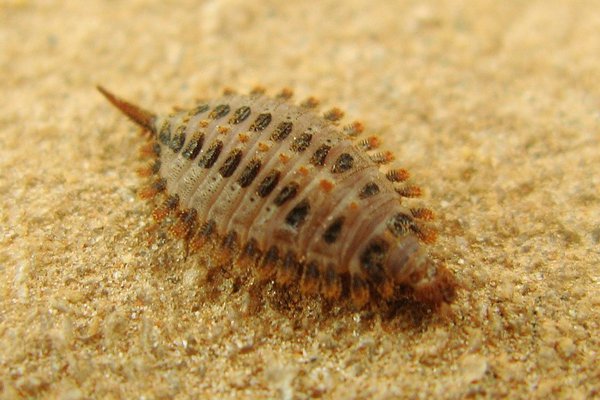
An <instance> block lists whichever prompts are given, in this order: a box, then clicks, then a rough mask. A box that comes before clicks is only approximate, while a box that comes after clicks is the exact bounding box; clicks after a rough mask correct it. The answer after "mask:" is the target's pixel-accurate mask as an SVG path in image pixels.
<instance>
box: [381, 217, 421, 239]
mask: <svg viewBox="0 0 600 400" xmlns="http://www.w3.org/2000/svg"><path fill="white" fill-rule="evenodd" d="M414 225H415V223H414V220H413V218H412V217H411V216H410V215H407V214H403V213H398V214H396V215H394V216H393V217H391V218H390V219H389V220H388V222H387V228H388V230H389V231H390V232H392V234H393V235H394V236H396V237H400V236H404V235H406V234H407V233H408V232H409V231H410V230H411V229H412V228H413V226H414Z"/></svg>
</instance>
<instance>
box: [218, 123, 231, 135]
mask: <svg viewBox="0 0 600 400" xmlns="http://www.w3.org/2000/svg"><path fill="white" fill-rule="evenodd" d="M217 131H218V132H219V133H220V134H221V135H226V134H227V133H228V132H229V127H227V126H221V125H219V126H217Z"/></svg>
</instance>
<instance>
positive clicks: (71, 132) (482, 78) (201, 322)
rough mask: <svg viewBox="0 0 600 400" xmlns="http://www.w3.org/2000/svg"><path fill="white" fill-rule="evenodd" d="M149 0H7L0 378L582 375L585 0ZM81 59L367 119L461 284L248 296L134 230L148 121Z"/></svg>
mask: <svg viewBox="0 0 600 400" xmlns="http://www.w3.org/2000/svg"><path fill="white" fill-rule="evenodd" d="M166 3H167V2H163V1H128V2H117V1H86V2H84V1H27V0H22V1H17V0H8V1H7V0H0V87H1V93H2V94H1V95H0V110H1V111H0V196H1V208H0V271H1V274H2V279H1V280H0V396H1V397H2V398H7V399H12V398H61V399H86V398H108V399H121V398H123V399H124V398H140V399H144V398H145V399H155V398H156V399H170V398H177V399H185V398H198V397H201V396H211V397H213V398H283V399H294V398H299V399H301V398H311V397H321V398H359V399H364V398H374V399H393V398H432V397H435V398H448V399H457V398H498V397H504V396H510V397H513V398H544V399H547V398H569V399H584V398H594V397H596V398H597V397H598V396H600V363H599V362H598V358H599V355H598V351H599V349H600V343H599V342H600V329H599V326H598V325H599V323H600V315H599V307H600V290H599V285H600V269H599V265H600V253H599V248H600V246H599V242H600V57H599V56H598V55H599V54H600V2H598V1H503V2H497V1H483V0H480V1H396V2H392V1H386V0H379V1H360V0H349V1H331V0H329V1H319V2H309V1H294V2H289V4H287V5H284V2H279V1H263V2H260V1H256V2H247V1H242V0H231V1H206V2H202V1H191V0H190V1H184V0H182V1H177V2H168V3H170V4H171V5H166ZM393 4H395V5H393ZM96 83H101V84H104V85H106V86H107V87H109V88H111V89H113V90H115V91H116V92H118V93H120V94H122V95H123V96H126V97H128V98H131V99H135V100H137V101H139V102H140V103H141V104H143V105H145V106H146V107H148V108H151V109H154V110H156V111H160V112H167V111H169V110H170V107H171V106H173V105H176V104H179V105H190V104H192V103H193V101H194V99H195V98H197V97H202V96H204V97H210V96H214V95H216V94H218V93H220V92H221V90H222V88H223V87H225V86H228V87H232V88H237V89H239V90H241V91H246V90H248V89H249V88H251V87H252V86H253V85H254V84H257V83H261V84H263V85H265V86H266V87H267V88H268V89H269V90H270V91H272V92H274V91H276V90H278V89H280V88H281V87H284V86H291V87H294V88H295V89H296V93H297V96H298V97H299V98H303V97H306V96H308V95H315V96H317V97H319V98H321V99H322V101H323V103H324V104H325V106H331V105H337V106H340V107H342V108H344V109H345V110H346V111H347V114H348V115H350V116H353V117H356V118H363V120H364V121H365V124H366V125H367V127H368V128H369V129H370V131H372V132H376V133H379V134H381V136H382V137H383V138H384V141H385V144H386V146H388V148H390V149H392V150H393V151H394V153H395V154H396V155H397V156H398V160H399V164H400V165H402V166H404V167H407V168H409V169H410V170H411V172H412V174H413V176H414V177H415V180H416V182H418V183H420V184H422V186H423V187H424V188H425V189H426V196H425V201H426V203H427V204H428V205H429V206H430V207H431V208H432V209H434V210H436V212H437V214H438V215H439V228H440V239H439V241H438V243H437V244H436V246H435V249H434V250H435V251H436V252H437V253H438V254H439V255H440V256H441V257H443V258H444V259H445V261H446V263H447V265H448V266H449V267H450V268H451V269H452V270H453V271H454V272H455V273H456V276H457V277H458V278H459V279H460V281H461V282H462V285H463V287H464V289H463V290H462V291H461V293H460V295H459V298H458V299H457V301H456V302H455V303H454V304H453V305H452V306H451V307H450V309H447V310H445V312H443V313H428V312H426V311H423V310H415V309H414V307H410V306H409V307H404V308H403V307H400V309H398V310H396V312H393V313H387V314H386V313H379V312H369V311H363V312H354V311H352V310H349V309H347V308H344V307H333V308H332V309H325V308H324V307H323V305H322V303H321V302H319V301H317V300H314V299H308V300H303V301H300V302H294V301H291V300H286V299H285V296H283V295H282V294H281V293H279V292H277V291H276V290H274V289H273V288H272V287H270V286H267V287H265V288H263V289H261V290H262V292H260V293H259V298H260V302H259V304H254V303H253V302H252V300H251V299H252V298H253V297H252V296H250V293H251V292H252V290H253V289H252V285H251V283H250V282H247V281H242V282H240V281H239V279H238V280H236V279H235V278H234V277H232V278H230V279H221V280H219V281H218V282H217V283H215V282H214V281H212V280H211V279H209V278H210V277H208V276H207V274H206V270H207V268H206V266H207V265H210V263H211V259H206V258H203V257H202V256H200V257H191V258H187V259H186V258H185V251H184V249H183V247H182V246H181V244H179V243H176V242H173V241H171V240H169V239H161V240H157V241H156V242H155V243H154V244H153V245H148V244H147V236H146V234H145V229H146V227H147V226H148V225H149V223H150V217H149V213H150V210H151V208H150V206H149V205H148V204H145V203H144V202H142V201H140V200H138V199H137V198H136V189H137V188H138V187H139V186H140V184H141V183H142V178H139V177H137V175H136V174H135V168H137V167H138V166H139V160H138V158H137V157H138V156H137V148H138V147H139V145H140V144H141V143H142V139H141V138H140V137H139V136H138V135H137V130H136V129H135V128H134V127H133V126H132V124H130V123H129V122H128V121H126V119H125V118H123V117H122V116H121V115H119V114H118V113H117V112H116V111H115V110H114V109H112V108H111V107H110V106H109V105H108V104H107V103H106V102H105V101H104V99H102V98H101V97H100V96H99V95H98V93H97V92H96V91H95V90H94V85H95V84H96ZM231 274H232V275H233V276H235V274H236V269H235V267H233V268H232V272H231Z"/></svg>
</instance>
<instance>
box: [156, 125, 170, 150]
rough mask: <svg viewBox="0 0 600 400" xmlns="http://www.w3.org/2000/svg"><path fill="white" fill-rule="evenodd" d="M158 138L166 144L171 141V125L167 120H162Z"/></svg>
mask: <svg viewBox="0 0 600 400" xmlns="http://www.w3.org/2000/svg"><path fill="white" fill-rule="evenodd" d="M158 140H159V141H160V142H161V143H162V144H164V145H168V144H169V143H170V142H171V126H170V124H169V121H164V122H163V123H162V125H161V127H160V130H159V131H158Z"/></svg>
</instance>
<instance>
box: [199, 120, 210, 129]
mask: <svg viewBox="0 0 600 400" xmlns="http://www.w3.org/2000/svg"><path fill="white" fill-rule="evenodd" d="M208 124H210V120H209V119H202V120H200V122H198V126H199V127H200V128H206V127H207V126H208Z"/></svg>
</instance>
